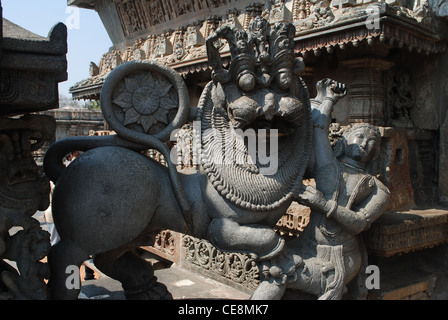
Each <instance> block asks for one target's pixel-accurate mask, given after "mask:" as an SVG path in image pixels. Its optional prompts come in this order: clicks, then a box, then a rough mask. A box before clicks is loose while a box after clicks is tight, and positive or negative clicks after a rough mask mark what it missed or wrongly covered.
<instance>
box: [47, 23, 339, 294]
mask: <svg viewBox="0 0 448 320" xmlns="http://www.w3.org/2000/svg"><path fill="white" fill-rule="evenodd" d="M294 36H295V27H294V25H292V24H290V23H282V22H281V23H276V24H275V25H273V26H271V25H270V24H269V23H268V22H267V21H266V20H265V19H264V18H261V17H256V18H255V19H254V21H253V23H252V24H251V26H250V27H249V30H248V31H244V30H240V29H234V28H231V27H229V26H224V27H222V28H219V29H218V30H216V32H215V34H214V35H212V36H211V37H209V38H208V39H207V41H206V47H207V55H208V60H209V64H210V66H211V68H212V81H210V83H208V84H207V85H206V87H205V88H204V90H203V93H202V95H201V98H200V101H199V104H198V107H197V108H196V109H193V108H190V105H189V100H188V94H187V89H186V86H185V83H184V82H183V80H182V79H181V78H180V76H179V75H178V74H177V73H176V72H174V71H173V70H172V69H170V68H168V67H166V66H162V65H159V64H157V63H154V62H151V61H145V62H130V63H126V64H123V65H121V66H119V67H117V68H116V69H114V70H113V71H112V72H111V73H110V75H109V76H108V78H107V79H106V81H105V83H104V86H103V89H102V92H101V107H102V111H103V114H104V117H105V119H106V121H107V122H108V123H109V124H110V126H111V127H112V129H113V130H114V131H115V132H116V133H117V134H116V135H112V136H103V137H73V138H68V139H65V140H61V141H58V142H56V143H54V144H53V145H52V146H51V147H50V149H49V150H48V152H47V153H46V156H45V160H44V169H45V172H46V174H47V176H48V177H49V178H50V179H51V180H52V181H53V182H54V184H55V188H54V192H53V198H52V199H53V202H52V209H53V217H54V222H55V225H56V228H57V230H58V233H59V235H60V236H61V241H60V242H59V243H57V244H56V245H55V246H53V247H52V248H51V251H50V255H49V264H50V269H51V277H50V283H49V286H50V288H51V295H52V298H54V299H75V298H77V296H78V294H79V290H80V289H79V288H74V289H69V288H67V287H66V285H65V282H66V279H67V274H66V269H67V267H68V266H72V265H75V266H80V265H81V264H82V262H83V261H85V260H86V259H88V258H89V256H92V255H93V256H94V263H95V265H96V267H98V268H99V269H100V270H101V271H102V272H104V273H105V274H107V275H109V276H110V277H112V278H114V279H116V280H118V281H120V282H121V283H122V285H123V289H124V291H125V295H126V297H127V298H129V299H165V298H170V297H171V295H170V293H169V292H168V291H167V289H166V287H165V286H164V285H163V284H161V283H158V282H157V279H156V277H154V272H153V269H152V267H151V265H150V264H149V263H147V262H146V261H144V260H143V259H141V258H140V257H139V256H138V255H137V254H135V253H134V250H133V249H135V248H136V247H138V246H140V245H147V244H148V241H150V240H149V239H150V238H151V235H152V234H154V233H157V232H159V231H160V230H162V229H170V230H173V231H178V232H181V233H184V234H188V235H192V236H194V237H197V238H202V239H207V240H209V241H210V242H211V243H212V244H213V245H214V246H215V247H217V248H218V249H220V250H223V251H232V252H245V253H248V254H250V255H252V256H253V257H254V259H255V260H256V261H257V262H259V263H260V264H263V265H265V266H268V265H271V266H272V265H275V266H277V267H278V268H279V270H281V271H280V272H277V273H278V274H282V272H283V273H285V272H286V273H288V270H289V269H288V266H292V269H291V270H292V271H291V270H289V271H291V272H295V271H296V270H298V271H297V272H300V270H301V269H300V268H301V267H302V266H303V264H302V263H301V261H296V259H295V257H296V256H299V257H300V253H298V254H296V252H295V250H296V248H292V247H291V246H290V245H286V244H285V240H284V239H283V238H282V237H281V236H280V235H279V234H278V233H276V232H275V231H274V226H275V225H276V223H277V221H278V220H279V219H280V218H281V217H282V216H283V215H284V213H285V212H286V210H287V208H288V207H289V206H290V204H291V202H292V201H294V200H297V201H302V202H303V203H305V204H307V205H310V206H311V207H312V208H313V210H314V209H316V210H320V211H319V212H322V211H324V212H325V211H326V210H327V209H328V210H329V208H327V206H328V205H329V204H332V205H333V206H332V207H331V208H330V209H331V212H332V214H333V216H334V217H336V216H339V212H343V208H344V205H343V204H342V203H339V201H338V200H332V201H328V200H331V199H327V198H328V197H329V196H330V195H331V190H329V191H328V192H326V191H324V193H325V196H321V197H320V196H319V197H318V196H317V195H319V193H318V192H317V190H316V192H314V190H309V189H308V190H304V189H303V186H302V180H303V176H304V173H305V170H306V168H307V166H309V165H311V166H312V164H313V162H311V164H310V163H309V160H310V159H311V160H312V159H317V156H316V155H317V153H314V154H312V149H313V143H314V145H315V146H316V140H315V138H316V134H315V131H316V129H315V125H313V117H314V115H313V114H312V113H314V110H317V109H316V108H314V109H312V107H311V102H310V98H309V96H308V90H307V88H306V86H305V84H304V82H303V80H302V79H301V78H300V76H299V73H300V72H301V71H302V70H303V69H304V66H303V62H302V60H301V59H299V58H296V57H295V55H294ZM222 40H225V41H226V42H227V44H228V48H229V50H230V54H231V62H230V64H229V65H228V66H227V67H225V65H226V63H224V62H223V59H222V58H221V54H220V49H219V48H218V47H220V48H223V47H222V46H218V45H217V43H218V42H219V43H222ZM327 87H329V86H328V85H327V86H325V88H327ZM331 90H332V89H330V91H329V93H328V94H329V95H330V96H329V97H328V99H331V95H333V94H334V93H335V92H336V91H337V90H336V91H331ZM324 91H325V90H324ZM325 94H326V93H325ZM325 94H324V97H322V99H324V98H325V99H327V98H326V97H325ZM325 105H326V104H325V103H322V106H323V107H325ZM187 121H194V122H195V124H197V125H198V126H195V127H196V130H195V132H194V137H193V140H194V146H193V148H196V149H198V150H199V152H198V153H199V158H200V168H199V170H198V171H197V172H194V173H182V172H178V171H177V170H176V166H175V164H174V163H173V161H172V160H171V159H170V150H169V148H168V146H167V142H168V140H169V139H170V136H171V135H173V133H174V132H175V131H176V129H179V128H181V127H182V126H183V125H184V124H185V123H186V122H187ZM321 126H324V129H325V126H328V124H326V123H325V124H321ZM327 129H328V128H327ZM313 135H314V142H313ZM319 139H320V141H322V138H319V137H318V141H319ZM148 149H155V150H157V151H158V152H159V153H161V154H162V155H163V156H164V158H165V159H166V161H167V166H163V165H161V164H160V163H157V162H156V161H153V160H152V159H150V158H148V157H146V156H144V155H143V154H142V151H144V150H148ZM74 150H80V151H84V152H83V154H82V155H81V156H80V157H78V158H77V159H76V160H75V161H73V162H72V163H71V164H70V165H69V166H68V167H65V166H64V165H63V164H62V159H63V157H64V156H65V155H66V154H68V153H69V152H72V151H74ZM325 150H326V149H325ZM312 155H313V157H312ZM330 167H331V166H330ZM319 179H320V178H319ZM319 179H318V180H319ZM319 181H320V180H319ZM320 185H321V182H319V187H320ZM319 187H318V189H319ZM319 192H320V191H319ZM310 193H311V194H312V195H316V196H310ZM327 193H328V194H327ZM344 196H345V195H344ZM310 199H311V200H310ZM341 199H342V198H341ZM345 200H346V199H345V198H344V201H345ZM336 202H337V205H335V203H336ZM341 215H342V213H341ZM298 247H299V246H298ZM291 252H293V253H291ZM291 257H292V258H291ZM303 258H305V256H304V257H303ZM299 260H300V259H299ZM287 269H288V270H287ZM270 271H272V274H271V276H273V277H274V278H275V277H276V274H277V273H276V272H274V271H275V270H274V269H272V270H270ZM268 273H269V272H267V273H266V274H267V275H268ZM274 274H275V275H274ZM262 284H263V287H262V288H261V289H260V290H261V291H258V292H257V294H256V295H255V296H254V299H256V298H257V297H259V296H261V297H264V296H266V297H269V298H279V297H280V296H281V295H282V292H283V291H282V290H283V287H282V286H277V284H275V286H274V289H273V290H274V291H272V290H271V285H272V283H270V282H269V281H264V282H263V283H262ZM266 288H267V291H266V290H264V289H266ZM279 290H280V291H279ZM260 292H261V293H260ZM272 292H274V293H273V294H272ZM279 292H280V293H279ZM257 295H258V296H257Z"/></svg>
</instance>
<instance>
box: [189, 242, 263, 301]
mask: <svg viewBox="0 0 448 320" xmlns="http://www.w3.org/2000/svg"><path fill="white" fill-rule="evenodd" d="M181 255H182V266H183V267H185V268H194V267H196V268H195V270H199V272H201V271H202V272H203V273H205V274H207V275H208V276H210V277H212V278H216V277H217V276H218V277H219V278H221V279H220V280H224V282H226V283H228V284H230V285H233V286H237V287H239V288H240V289H241V290H244V291H246V292H251V291H253V290H254V289H256V288H257V286H258V283H259V282H260V270H259V268H258V266H257V263H256V262H255V259H254V258H252V257H250V256H248V255H247V254H243V253H237V252H232V253H229V252H222V251H220V250H218V249H216V248H215V247H214V246H213V245H212V244H211V243H210V242H208V241H206V240H201V239H197V238H194V237H191V236H188V235H184V236H183V237H182V251H181Z"/></svg>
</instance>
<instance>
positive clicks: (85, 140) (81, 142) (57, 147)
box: [43, 135, 147, 183]
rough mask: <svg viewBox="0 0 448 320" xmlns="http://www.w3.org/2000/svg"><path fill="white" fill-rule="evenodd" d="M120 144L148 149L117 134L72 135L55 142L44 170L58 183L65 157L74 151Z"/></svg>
mask: <svg viewBox="0 0 448 320" xmlns="http://www.w3.org/2000/svg"><path fill="white" fill-rule="evenodd" d="M106 146H120V147H125V148H129V149H132V150H135V151H143V150H146V149H147V147H145V146H142V145H138V144H135V143H132V142H129V141H126V140H124V139H122V138H120V137H119V136H117V135H110V136H89V137H70V138H66V139H63V140H59V141H56V142H55V143H53V144H52V145H51V146H50V148H49V149H48V151H47V152H46V154H45V157H44V163H43V166H44V171H45V174H46V175H47V177H48V178H49V179H50V180H51V181H53V182H54V183H56V181H57V180H58V178H59V176H60V175H61V174H62V172H63V171H64V169H65V165H64V164H63V158H64V157H65V156H66V155H67V154H69V153H70V152H73V151H88V150H91V149H94V148H98V147H106Z"/></svg>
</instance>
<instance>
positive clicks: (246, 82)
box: [238, 74, 256, 92]
mask: <svg viewBox="0 0 448 320" xmlns="http://www.w3.org/2000/svg"><path fill="white" fill-rule="evenodd" d="M255 84H256V80H255V77H254V75H253V74H244V75H242V76H241V77H240V78H239V79H238V86H239V87H240V88H241V89H242V90H244V91H246V92H249V91H252V90H253V89H254V88H255Z"/></svg>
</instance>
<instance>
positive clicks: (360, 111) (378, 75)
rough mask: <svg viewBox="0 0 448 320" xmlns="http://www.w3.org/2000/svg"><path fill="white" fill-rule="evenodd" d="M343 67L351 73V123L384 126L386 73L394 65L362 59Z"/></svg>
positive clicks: (375, 59)
mask: <svg viewBox="0 0 448 320" xmlns="http://www.w3.org/2000/svg"><path fill="white" fill-rule="evenodd" d="M341 63H342V66H343V67H345V68H347V71H348V72H350V73H351V76H352V81H351V83H350V86H349V94H348V96H347V97H348V100H349V102H348V104H349V108H350V113H349V122H350V123H354V122H368V123H371V124H374V125H377V126H383V125H384V109H385V105H386V100H385V97H386V88H385V84H384V80H383V78H384V72H385V71H386V70H388V69H389V68H391V67H392V66H393V63H392V62H390V61H387V60H385V59H382V58H376V57H362V58H356V59H351V60H345V61H342V62H341Z"/></svg>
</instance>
